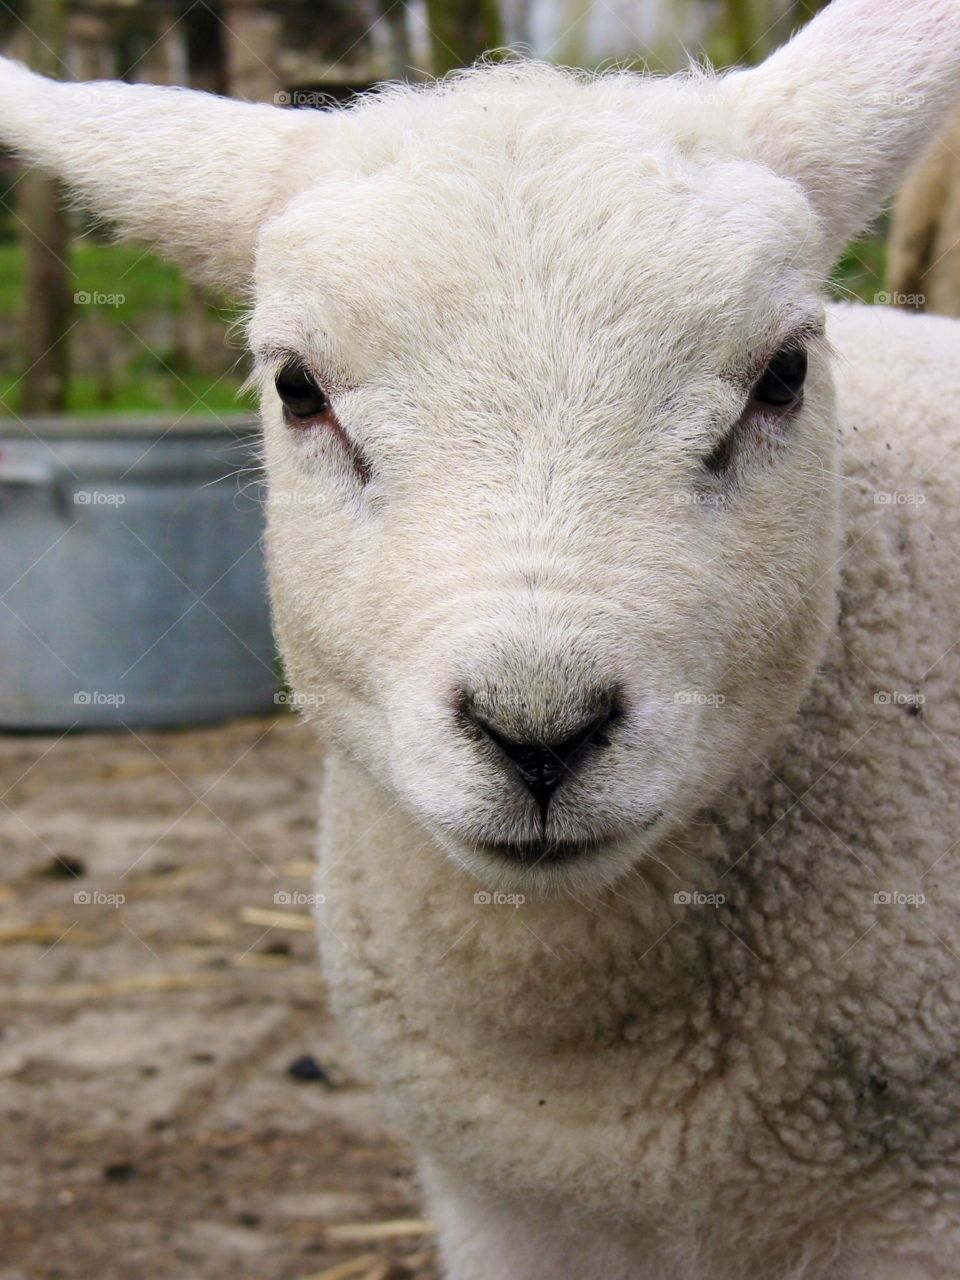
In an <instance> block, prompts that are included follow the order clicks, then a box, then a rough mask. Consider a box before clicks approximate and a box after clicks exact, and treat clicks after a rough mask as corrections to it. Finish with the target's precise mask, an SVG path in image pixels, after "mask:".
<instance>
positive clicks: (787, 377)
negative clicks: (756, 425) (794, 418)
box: [752, 346, 807, 410]
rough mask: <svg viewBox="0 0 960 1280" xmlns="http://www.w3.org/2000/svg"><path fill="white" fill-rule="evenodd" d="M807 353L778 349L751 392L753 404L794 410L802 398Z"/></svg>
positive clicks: (797, 350)
mask: <svg viewBox="0 0 960 1280" xmlns="http://www.w3.org/2000/svg"><path fill="white" fill-rule="evenodd" d="M806 376H807V353H806V351H805V350H804V348H803V347H798V346H786V347H781V348H780V350H779V351H778V352H777V354H776V355H775V356H774V357H773V359H772V360H771V361H770V363H769V364H768V365H767V367H766V369H765V370H764V371H763V373H762V375H761V377H760V380H759V382H757V384H756V386H755V387H754V388H753V396H752V400H753V403H754V404H757V405H763V406H764V407H765V408H769V409H780V410H783V409H793V408H795V407H796V406H797V405H798V404H799V403H800V401H801V400H802V398H803V384H804V381H805V380H806Z"/></svg>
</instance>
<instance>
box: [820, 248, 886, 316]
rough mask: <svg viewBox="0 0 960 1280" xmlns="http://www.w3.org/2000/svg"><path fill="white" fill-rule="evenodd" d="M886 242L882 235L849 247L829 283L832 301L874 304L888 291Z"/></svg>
mask: <svg viewBox="0 0 960 1280" xmlns="http://www.w3.org/2000/svg"><path fill="white" fill-rule="evenodd" d="M886 275H887V242H886V239H885V238H884V237H883V236H882V235H880V234H875V235H869V236H865V237H864V239H862V240H857V241H856V242H855V243H854V244H852V245H849V246H848V247H847V251H846V253H844V255H843V257H842V258H841V259H840V261H839V262H838V263H837V266H836V267H835V269H834V272H833V276H832V277H831V280H830V292H831V294H832V296H833V297H835V298H840V299H841V300H846V301H853V300H854V299H856V298H859V300H860V301H861V302H869V303H871V304H872V303H874V302H875V301H876V298H877V294H878V293H882V292H883V291H884V290H885V289H886V287H887V286H886V283H885V280H886Z"/></svg>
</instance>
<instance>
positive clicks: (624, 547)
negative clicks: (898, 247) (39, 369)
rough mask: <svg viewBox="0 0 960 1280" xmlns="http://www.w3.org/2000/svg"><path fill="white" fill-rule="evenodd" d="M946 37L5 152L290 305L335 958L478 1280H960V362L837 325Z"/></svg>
mask: <svg viewBox="0 0 960 1280" xmlns="http://www.w3.org/2000/svg"><path fill="white" fill-rule="evenodd" d="M958 78H960V10H958V6H957V5H956V3H955V2H954V0H912V2H911V3H910V4H909V5H905V4H903V3H902V2H901V0H834V2H833V3H832V4H831V5H830V6H829V7H828V8H827V9H826V10H825V11H824V12H823V13H822V14H821V15H820V16H819V17H818V18H816V19H815V20H814V21H813V22H812V23H811V24H810V25H809V26H808V27H807V28H805V29H804V30H803V31H802V32H801V33H800V34H799V35H798V36H797V37H795V39H794V40H793V41H792V42H790V43H789V44H788V45H787V46H785V47H784V48H783V49H781V50H779V51H778V52H777V53H776V54H774V55H773V57H772V58H770V59H769V60H768V62H767V63H765V64H764V65H763V66H762V67H760V68H758V69H751V70H747V71H738V72H734V73H731V74H729V75H727V76H724V77H712V76H709V75H706V74H704V73H699V72H696V73H691V74H689V75H686V76H681V77H679V78H672V79H663V80H655V79H648V78H644V77H641V76H635V75H632V74H621V73H614V74H609V75H605V76H601V77H599V78H593V77H584V76H580V75H577V74H573V73H569V72H563V71H559V70H554V69H550V68H546V67H542V66H536V65H526V64H522V63H521V64H516V65H512V64H507V65H500V66H491V67H482V68H479V69H476V70H473V71H470V72H467V73H464V74H460V75H457V76H454V77H453V78H451V79H449V80H445V81H443V82H442V83H440V84H438V85H436V86H433V87H431V88H429V89H426V90H423V89H420V90H415V89H406V88H389V89H386V90H384V91H383V93H382V94H379V95H377V96H374V97H373V98H372V99H367V100H364V101H362V102H360V103H358V104H357V105H355V106H353V107H352V108H350V109H348V110H345V111H342V112H337V113H333V112H330V113H321V114H311V113H297V112H285V111H281V110H278V109H273V108H271V107H265V106H253V105H249V104H243V103H237V102H226V101H218V100H216V99H214V98H209V97H205V96H201V95H197V94H194V93H189V92H185V91H178V90H167V89H154V88H147V87H141V86H125V85H99V84H98V85H75V84H54V83H51V82H48V81H44V80H42V79H40V78H38V77H35V76H33V75H32V74H30V73H29V72H27V71H26V70H25V69H23V68H21V67H18V66H16V65H13V64H10V63H5V64H4V65H3V67H2V68H0V137H2V138H3V139H5V140H6V141H7V142H8V143H10V144H12V145H14V146H16V147H18V148H19V149H20V150H21V151H22V152H23V153H24V154H25V155H26V156H27V157H30V158H32V159H33V160H34V161H36V162H38V163H41V164H43V165H45V166H46V167H48V168H49V169H51V170H53V171H55V172H57V173H59V174H60V175H61V176H63V177H64V178H65V179H66V180H67V181H68V182H69V183H71V184H72V185H73V187H74V188H75V189H76V191H77V192H78V193H79V195H80V196H81V197H82V198H83V199H84V200H85V201H86V202H87V203H89V204H90V205H91V206H92V207H93V208H94V209H96V210H98V211H99V212H100V213H101V214H103V215H104V216H106V217H109V218H111V219H114V220H116V221H117V222H118V223H119V224H120V226H121V228H122V229H124V230H125V231H126V232H128V233H129V234H132V235H136V236H140V237H144V238H146V239H147V240H149V241H150V242H152V243H154V244H156V245H159V246H160V248H161V249H163V250H164V251H165V252H167V253H168V254H170V255H172V256H173V257H174V258H175V259H177V260H178V261H180V262H182V263H185V264H186V265H187V266H188V267H189V268H190V269H192V270H193V271H195V272H196V273H197V274H198V275H200V276H201V277H204V278H207V279H213V280H215V281H217V282H218V283H220V284H221V285H222V286H226V287H230V288H232V289H234V290H236V291H238V292H242V291H244V290H248V289H249V290H251V292H252V299H253V306H252V314H251V320H250V329H249V336H250V344H251V348H252V350H253V352H254V354H255V358H256V370H257V372H256V378H257V380H258V383H259V385H260V387H261V389H262V401H263V422H264V434H265V456H266V465H267V470H268V476H269V487H270V498H269V500H268V536H267V544H268V557H269V563H270V574H271V580H272V588H271V589H272V598H273V607H274V612H275V620H276V628H277V634H278V637H279V641H280V645H281V648H282V651H283V653H284V656H285V659H286V662H287V669H288V671H289V673H290V676H291V679H292V682H293V684H294V686H295V688H296V690H297V692H298V694H299V698H298V701H299V702H300V703H301V704H302V705H303V707H304V708H305V709H306V714H307V715H308V716H309V718H310V719H311V721H312V722H313V723H315V725H316V727H317V729H318V731H319V732H320V733H321V734H322V735H323V736H324V737H325V739H326V740H327V741H328V742H331V743H332V744H334V745H333V747H332V748H331V752H330V762H329V766H328V768H327V771H326V776H325V781H324V788H323V796H322V839H321V866H320V871H319V877H320V887H321V889H322V893H323V895H324V897H325V900H326V902H325V906H324V908H323V912H322V914H321V916H320V925H321V928H320V933H321V936H322V941H323V952H324V967H325V971H326V976H327V980H328V981H329V982H330V984H331V986H332V990H333V996H334V1001H335V1004H336V1007H337V1009H338V1012H339V1014H340V1016H341V1017H342V1018H343V1019H344V1020H345V1023H346V1026H347V1027H348V1029H349V1031H350V1034H351V1036H352V1039H353V1041H354V1043H355V1044H356V1046H357V1048H358V1051H359V1052H360V1054H361V1055H362V1059H363V1061H364V1063H365V1064H366V1067H367V1069H368V1070H369V1072H370V1073H371V1075H372V1076H373V1077H374V1078H375V1079H376V1080H377V1082H378V1083H379V1085H380V1087H381V1088H382V1090H383V1092H384V1095H385V1097H386V1099H387V1103H388V1106H389V1107H390V1109H391V1114H392V1115H393V1116H394V1117H395V1119H396V1120H397V1122H398V1123H399V1124H400V1125H401V1126H402V1127H403V1128H404V1129H405V1130H406V1131H407V1132H408V1134H409V1135H410V1137H411V1140H412V1142H413V1144H414V1146H415V1149H416V1151H417V1152H418V1157H419V1161H420V1166H421V1170H422V1176H423V1182H424V1187H425V1193H426V1198H427V1204H428V1209H429V1212H430V1213H431V1214H432V1215H433V1217H434V1218H435V1220H436V1222H437V1224H438V1227H439V1232H440V1240H441V1247H442V1252H443V1258H444V1265H445V1268H446V1274H447V1276H448V1277H449V1278H450V1280H574V1278H576V1280H585V1278H588V1280H680V1278H683V1280H944V1278H945V1277H948V1276H956V1275H957V1274H960V1267H958V1263H957V1261H956V1259H957V1256H958V1250H960V1115H958V1101H960V1054H958V1049H960V1002H958V999H957V983H958V970H957V965H958V962H960V936H958V934H960V930H958V925H957V920H956V910H955V906H954V903H955V895H956V893H957V892H958V890H960V869H958V865H957V852H956V851H957V830H958V823H960V786H958V783H960V747H958V734H960V702H958V693H957V690H958V666H960V642H958V639H957V634H958V633H957V627H956V620H957V611H958V609H957V590H956V586H957V581H958V577H960V574H958V568H957V564H958V559H960V504H958V502H957V494H958V490H960V460H958V457H957V452H956V425H957V414H958V410H957V405H958V404H960V341H958V340H960V330H958V329H957V328H956V326H955V325H954V323H953V322H951V321H948V320H943V319H936V318H924V317H913V316H905V315H902V314H900V313H897V312H895V311H893V310H892V309H885V308H862V307H851V306H840V307H835V306H831V307H825V306H824V303H823V301H822V295H821V289H822V283H823V279H824V276H825V274H826V272H827V271H828V270H829V268H830V265H831V262H832V260H833V258H834V257H835V255H836V254H837V252H838V251H839V248H840V247H841V246H842V245H843V244H844V243H845V241H846V240H847V239H848V238H849V237H851V236H853V235H855V234H856V233H857V232H858V230H859V229H860V228H861V227H862V225H863V224H864V222H865V220H866V219H867V218H868V217H869V216H870V215H871V214H872V213H873V211H874V210H875V209H876V207H877V206H878V205H879V203H880V202H881V201H882V200H883V199H885V198H886V197H887V196H888V195H889V194H890V193H891V192H892V190H893V189H894V187H895V185H896V182H897V180H898V177H899V175H900V174H901V172H902V170H903V169H904V168H905V167H906V165H907V163H908V162H909V161H910V159H911V158H912V157H913V156H915V155H916V154H917V153H918V151H919V150H920V148H921V146H922V144H923V143H924V141H925V140H926V139H927V138H928V137H929V135H930V132H931V130H933V129H935V128H936V127H937V125H938V122H939V120H940V119H941V118H942V117H943V116H944V115H945V114H946V112H947V110H948V108H949V105H950V103H951V101H952V99H953V97H954V94H955V89H956V84H957V81H958Z"/></svg>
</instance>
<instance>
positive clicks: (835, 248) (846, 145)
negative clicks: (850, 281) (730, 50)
mask: <svg viewBox="0 0 960 1280" xmlns="http://www.w3.org/2000/svg"><path fill="white" fill-rule="evenodd" d="M724 87H725V90H726V91H728V92H729V93H730V94H731V95H732V99H733V109H734V113H735V117H736V120H737V122H738V125H739V127H740V129H741V130H742V132H743V140H742V141H743V146H744V149H745V150H746V152H747V153H748V154H750V155H752V156H754V157H756V158H757V159H760V160H763V161H764V162H765V163H767V164H768V165H769V166H770V167H771V168H772V169H775V170H776V171H777V172H779V173H781V174H783V176H785V177H788V178H792V179H793V180H794V181H796V182H797V183H798V184H799V185H800V186H801V187H803V189H804V190H805V192H806V194H807V196H808V198H809V200H810V202H811V204H812V205H813V207H814V210H815V211H816V213H817V214H818V216H819V218H820V221H821V224H822V226H823V228H824V233H825V237H826V241H827V246H826V247H827V248H828V250H829V252H830V253H831V254H832V255H835V254H836V253H838V252H839V250H840V249H841V248H842V246H843V245H844V243H845V242H846V241H848V240H850V239H852V238H853V237H854V236H856V235H858V234H859V232H860V231H862V230H863V228H864V226H865V225H866V223H867V222H868V221H869V219H870V218H871V217H872V216H873V215H874V214H876V213H877V212H878V211H879V208H880V206H881V205H882V203H883V201H884V200H885V199H886V198H887V197H888V196H890V195H892V194H893V192H894V190H895V189H896V186H897V183H898V181H899V179H900V178H901V176H902V174H903V172H904V170H905V169H906V167H907V166H908V165H909V164H910V162H911V161H913V160H914V159H915V158H916V157H917V155H918V154H919V153H920V151H921V150H922V149H923V147H924V145H925V144H926V143H927V142H929V141H930V139H931V137H932V136H933V134H934V132H935V131H936V129H937V128H938V127H939V126H940V124H941V122H942V121H943V119H944V118H945V116H946V114H947V111H948V110H949V107H950V106H951V104H952V103H953V101H954V100H955V98H956V96H957V93H958V92H960V3H958V0H833V2H832V3H831V4H829V5H828V6H827V8H826V9H825V10H824V11H823V12H822V13H821V14H819V15H818V16H817V17H816V18H814V20H813V21H812V22H811V23H810V24H809V26H807V27H805V28H804V29H803V30H802V31H801V32H800V33H799V34H798V35H797V36H795V37H794V39H793V40H791V41H790V43H789V44H787V45H785V46H784V47H783V48H781V49H779V50H778V51H777V52H776V53H774V54H773V55H772V56H771V57H770V58H768V59H767V61H766V62H764V63H763V64H762V65H761V66H760V67H757V68H756V69H754V70H750V71H741V72H734V73H733V74H732V75H730V76H728V77H727V79H726V80H725V81H724Z"/></svg>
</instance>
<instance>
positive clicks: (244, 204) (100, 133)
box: [0, 58, 340, 292]
mask: <svg viewBox="0 0 960 1280" xmlns="http://www.w3.org/2000/svg"><path fill="white" fill-rule="evenodd" d="M339 132H340V130H339V121H338V118H337V115H336V113H335V112H316V111H296V110H284V109H282V108H280V107H271V106H265V105H260V104H256V103H248V102H239V101H234V100H232V99H229V98H217V97H214V96H213V95H211V94H207V93H198V92H196V91H194V90H190V89H173V88H160V87H157V86H153V85H141V84H135V85H134V84H121V83H113V82H110V81H94V82H92V83H88V84H77V83H71V82H61V81H56V80H48V79H46V78H44V77H43V76H40V75H36V74H35V73H34V72H32V71H29V70H28V69H27V68H26V67H24V66H21V65H20V64H19V63H16V62H11V61H10V60H9V59H6V58H0V143H3V144H5V145H7V146H10V147H13V148H14V149H15V150H16V151H18V152H20V153H21V154H22V155H23V156H24V158H25V159H26V160H28V161H32V162H34V163H36V164H38V165H39V166H40V167H41V168H43V169H46V170H48V171H50V172H51V173H53V174H56V175H57V176H58V177H60V178H62V179H63V181H64V182H65V183H66V184H67V185H68V186H69V187H71V188H72V189H73V190H74V191H75V192H76V193H77V195H78V196H79V198H80V200H81V202H82V203H83V204H84V205H86V206H88V207H89V208H90V209H91V210H92V211H93V212H94V213H96V214H99V215H102V216H103V217H105V218H108V219H110V220H111V221H114V222H116V223H117V224H118V225H119V227H120V229H121V231H122V232H123V233H124V234H126V235H130V236H133V237H136V238H139V239H143V240H145V241H147V242H148V243H150V244H151V245H155V246H156V247H157V248H158V249H159V251H160V252H161V253H164V254H166V255H167V256H168V257H170V258H172V259H174V260H175V261H177V262H179V263H181V264H182V265H183V266H184V267H186V268H187V269H188V270H189V271H190V272H191V273H192V274H193V275H195V276H196V277H198V278H199V279H202V280H205V281H206V282H208V283H211V284H214V283H215V284H217V285H218V286H220V287H221V288H222V289H226V290H227V291H231V292H235V291H240V290H242V289H243V287H244V285H245V284H246V283H247V282H248V281H249V279H250V276H251V273H252V270H253V262H254V251H255V245H256V237H257V232H258V230H259V228H260V226H261V225H262V223H263V222H264V221H265V219H266V218H268V217H269V216H270V214H271V213H272V212H273V211H274V210H278V209H279V208H280V207H281V206H282V205H283V204H284V203H285V202H286V200H287V199H288V198H289V197H290V196H292V195H293V194H295V193H296V191H297V190H299V189H301V188H302V187H303V186H305V185H308V184H309V182H311V181H315V180H316V177H317V173H318V171H319V166H320V164H321V162H322V161H323V162H326V161H328V160H329V159H330V154H331V150H332V149H333V148H334V147H335V146H336V145H337V140H338V136H339Z"/></svg>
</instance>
